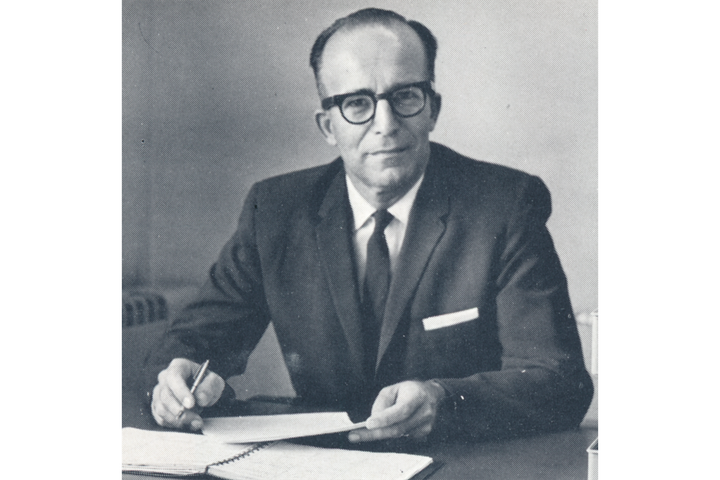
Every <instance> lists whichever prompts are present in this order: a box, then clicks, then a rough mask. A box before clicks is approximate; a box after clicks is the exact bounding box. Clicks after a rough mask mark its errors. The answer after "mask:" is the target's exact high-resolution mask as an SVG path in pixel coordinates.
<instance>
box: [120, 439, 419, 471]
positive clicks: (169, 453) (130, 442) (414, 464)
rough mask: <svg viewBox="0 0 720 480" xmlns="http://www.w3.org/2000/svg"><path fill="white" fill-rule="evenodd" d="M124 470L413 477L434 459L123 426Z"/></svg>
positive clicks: (402, 454)
mask: <svg viewBox="0 0 720 480" xmlns="http://www.w3.org/2000/svg"><path fill="white" fill-rule="evenodd" d="M122 435H123V463H122V469H123V472H127V473H150V474H162V475H177V476H184V475H197V474H208V475H212V476H215V477H218V478H226V479H228V480H266V479H277V478H283V479H296V480H304V479H307V480H361V479H362V480H365V479H373V480H409V479H411V478H412V477H414V476H415V475H417V474H418V473H420V472H421V471H423V470H424V469H425V468H426V467H427V466H428V465H430V464H431V463H432V461H433V460H432V458H430V457H425V456H420V455H409V454H404V453H383V452H363V451H356V450H342V449H334V448H319V447H312V446H308V445H297V444H293V443H288V442H285V441H276V442H262V443H255V444H232V445H231V444H224V443H221V442H218V441H217V440H215V439H213V438H211V437H207V436H204V435H195V434H192V433H181V432H170V431H150V430H139V429H136V428H123V429H122Z"/></svg>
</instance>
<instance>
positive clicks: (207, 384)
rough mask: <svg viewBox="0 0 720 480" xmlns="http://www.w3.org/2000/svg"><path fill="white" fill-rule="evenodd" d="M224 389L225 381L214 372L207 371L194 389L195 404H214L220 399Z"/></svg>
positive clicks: (207, 405) (205, 405)
mask: <svg viewBox="0 0 720 480" xmlns="http://www.w3.org/2000/svg"><path fill="white" fill-rule="evenodd" d="M224 389H225V381H224V380H223V379H222V377H220V375H218V374H216V373H214V372H208V373H207V375H206V376H205V378H204V379H203V381H202V382H200V385H198V387H197V390H195V399H196V400H197V404H198V405H199V406H201V407H209V406H210V405H214V404H215V402H217V401H218V400H219V399H220V396H221V395H222V392H223V390H224Z"/></svg>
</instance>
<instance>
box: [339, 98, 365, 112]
mask: <svg viewBox="0 0 720 480" xmlns="http://www.w3.org/2000/svg"><path fill="white" fill-rule="evenodd" d="M371 104H372V101H371V100H370V99H369V98H368V97H349V98H346V99H345V101H344V102H343V108H352V109H356V110H359V109H364V108H369V107H370V105H371Z"/></svg>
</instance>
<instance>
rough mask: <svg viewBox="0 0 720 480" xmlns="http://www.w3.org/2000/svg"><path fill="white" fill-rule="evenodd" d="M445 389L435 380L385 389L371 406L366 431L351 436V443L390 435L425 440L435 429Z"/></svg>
mask: <svg viewBox="0 0 720 480" xmlns="http://www.w3.org/2000/svg"><path fill="white" fill-rule="evenodd" d="M445 395H446V392H445V389H444V388H443V387H442V386H441V385H439V384H438V383H435V382H433V381H427V382H418V381H407V382H401V383H396V384H395V385H390V386H389V387H385V388H383V389H382V390H381V391H380V393H379V394H378V396H377V398H376V399H375V402H374V403H373V406H372V413H371V415H370V418H368V420H367V423H366V426H367V430H356V431H354V432H351V433H350V434H349V435H348V440H350V441H351V442H367V441H369V440H384V439H388V438H399V437H411V438H414V439H418V440H420V439H424V438H425V437H427V436H428V434H429V433H430V432H431V431H432V428H433V426H434V425H435V419H436V418H437V411H438V405H439V404H440V400H442V399H443V398H444V397H445Z"/></svg>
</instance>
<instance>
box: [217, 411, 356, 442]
mask: <svg viewBox="0 0 720 480" xmlns="http://www.w3.org/2000/svg"><path fill="white" fill-rule="evenodd" d="M364 426H365V423H364V422H362V423H353V422H352V420H350V417H349V416H348V414H347V413H345V412H321V413H295V414H287V415H256V416H247V417H218V418H207V419H204V420H203V434H205V435H207V436H211V437H213V438H215V439H216V440H218V441H221V442H225V443H255V442H269V441H274V440H285V439H288V438H300V437H308V436H313V435H324V434H326V433H337V432H347V431H350V430H355V429H357V428H361V427H364Z"/></svg>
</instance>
